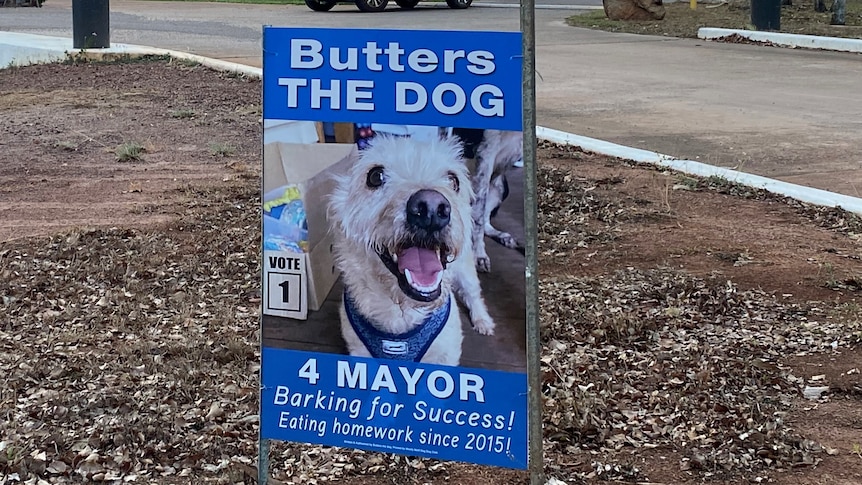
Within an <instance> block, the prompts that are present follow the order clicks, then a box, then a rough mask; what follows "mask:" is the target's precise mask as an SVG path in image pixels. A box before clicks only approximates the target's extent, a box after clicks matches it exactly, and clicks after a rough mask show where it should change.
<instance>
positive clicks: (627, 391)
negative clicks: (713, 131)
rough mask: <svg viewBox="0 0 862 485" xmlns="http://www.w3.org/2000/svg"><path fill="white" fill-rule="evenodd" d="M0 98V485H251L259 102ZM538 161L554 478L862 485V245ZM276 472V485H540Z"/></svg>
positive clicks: (331, 466)
mask: <svg viewBox="0 0 862 485" xmlns="http://www.w3.org/2000/svg"><path fill="white" fill-rule="evenodd" d="M0 87H2V88H0V93H2V94H0V118H2V119H3V120H4V122H5V123H4V127H3V129H2V130H3V132H2V133H3V134H2V136H0V148H2V149H0V181H2V185H0V315H2V317H0V373H2V374H3V375H4V376H5V381H4V383H5V387H3V388H2V389H0V393H2V394H0V415H2V419H0V483H14V482H15V481H16V480H17V481H20V482H22V483H30V484H37V483H38V484H41V483H83V482H92V481H104V482H108V483H154V484H185V483H207V482H213V483H254V479H253V476H254V474H255V473H254V464H255V459H256V458H255V456H256V438H257V436H256V435H257V412H258V403H257V385H258V372H259V350H258V306H259V303H260V300H259V281H258V280H259V260H258V258H259V241H260V232H259V207H258V204H259V195H260V194H259V176H260V170H259V152H260V124H259V123H260V106H259V98H260V84H259V82H258V81H256V80H250V79H245V78H241V77H235V76H229V75H225V74H218V73H215V72H212V71H209V70H207V69H205V68H202V67H200V66H193V65H187V64H182V63H178V62H176V61H172V62H169V61H158V62H144V63H141V62H138V63H127V64H111V65H97V64H79V65H53V66H36V67H28V68H17V69H6V70H2V71H0ZM134 146H139V147H143V151H142V152H141V153H135V152H134V150H131V148H132V147H134ZM130 152H131V153H130ZM539 155H540V173H539V180H540V194H539V196H540V222H541V228H540V235H539V238H540V244H539V250H540V262H541V275H542V282H541V300H542V313H541V316H542V338H543V355H542V363H543V386H542V392H543V395H544V398H545V408H544V429H545V444H544V448H545V467H544V468H545V471H546V473H547V474H548V475H549V476H552V477H555V478H557V479H559V480H563V481H565V482H566V483H583V482H596V481H610V482H619V481H624V482H653V483H700V482H704V481H707V482H714V483H788V484H827V483H828V484H840V483H844V484H851V483H862V448H860V447H862V381H860V378H859V375H860V370H862V369H860V368H862V307H860V303H862V302H860V297H862V221H860V219H859V218H858V217H855V216H852V215H849V214H847V213H844V212H842V211H839V210H830V209H821V208H816V207H811V206H806V205H803V204H800V203H797V202H795V201H791V200H785V199H783V198H780V197H775V196H772V195H770V194H766V193H763V192H757V191H753V190H749V189H747V188H745V187H740V186H736V185H733V184H729V183H727V182H726V181H724V180H721V179H707V180H698V179H692V178H689V177H686V176H683V175H680V174H676V173H669V172H661V171H657V170H655V169H653V168H651V167H643V166H636V165H631V164H628V163H625V162H623V161H620V160H614V159H610V158H607V157H602V156H596V155H591V154H584V153H580V152H577V151H575V150H571V149H567V148H562V147H555V146H542V147H540V152H539ZM508 203H519V201H509V202H508ZM806 395H807V396H808V398H806ZM271 456H272V467H271V473H272V476H273V477H274V478H275V483H303V484H306V483H323V482H333V483H353V484H360V485H378V484H390V483H391V484H396V483H397V484H424V483H431V484H443V483H457V484H486V483H487V484H519V483H526V482H527V476H526V474H525V473H523V472H518V471H507V470H502V471H501V470H495V469H489V468H485V467H476V466H471V465H465V464H457V463H438V462H435V461H433V460H425V459H412V458H404V457H396V456H387V455H379V454H374V453H366V452H361V451H354V450H346V449H333V448H325V447H315V446H308V445H296V444H287V443H280V444H276V445H274V446H273V451H272V455H271Z"/></svg>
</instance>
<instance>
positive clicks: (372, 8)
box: [356, 0, 389, 12]
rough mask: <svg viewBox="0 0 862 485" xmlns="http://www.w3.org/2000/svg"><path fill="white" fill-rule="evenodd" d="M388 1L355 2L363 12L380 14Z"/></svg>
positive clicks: (361, 0) (368, 0)
mask: <svg viewBox="0 0 862 485" xmlns="http://www.w3.org/2000/svg"><path fill="white" fill-rule="evenodd" d="M388 3H389V0H356V6H357V7H358V8H359V10H362V11H363V12H382V11H383V10H384V9H385V8H386V5H387V4H388Z"/></svg>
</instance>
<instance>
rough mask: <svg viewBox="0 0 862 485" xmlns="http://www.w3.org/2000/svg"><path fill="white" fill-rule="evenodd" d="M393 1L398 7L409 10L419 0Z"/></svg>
mask: <svg viewBox="0 0 862 485" xmlns="http://www.w3.org/2000/svg"><path fill="white" fill-rule="evenodd" d="M395 3H397V4H398V6H399V7H401V8H404V9H408V10H409V9H411V8H413V7H415V6H416V5H418V4H419V0H395Z"/></svg>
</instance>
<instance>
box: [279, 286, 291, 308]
mask: <svg viewBox="0 0 862 485" xmlns="http://www.w3.org/2000/svg"><path fill="white" fill-rule="evenodd" d="M278 286H280V287H281V301H282V303H290V281H289V280H284V281H282V282H281V283H279V284H278Z"/></svg>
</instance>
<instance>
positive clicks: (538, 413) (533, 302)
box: [520, 0, 545, 485]
mask: <svg viewBox="0 0 862 485" xmlns="http://www.w3.org/2000/svg"><path fill="white" fill-rule="evenodd" d="M535 4H536V2H535V0H521V16H520V17H521V35H522V38H523V49H522V53H523V64H522V65H523V75H522V78H523V81H522V82H523V95H524V104H523V116H524V118H523V119H524V121H523V127H524V128H523V134H524V135H523V136H524V194H525V195H524V225H525V229H526V231H525V234H526V237H527V238H528V239H527V241H526V244H525V247H526V250H525V256H526V263H527V265H526V266H527V267H526V275H525V276H526V293H527V393H528V395H527V410H528V412H529V417H528V419H527V426H528V443H529V448H528V454H529V470H530V484H531V485H542V484H544V483H545V476H544V475H545V474H544V470H543V461H544V460H543V458H542V439H543V437H542V394H541V389H540V386H539V383H540V382H541V380H540V375H541V364H540V359H539V357H540V355H541V353H542V345H541V342H540V331H539V255H538V249H539V248H538V233H539V232H538V227H539V226H538V220H537V219H538V203H537V202H538V201H537V200H536V197H537V193H538V191H537V182H536V171H537V166H536V18H535V13H536V9H535Z"/></svg>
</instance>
